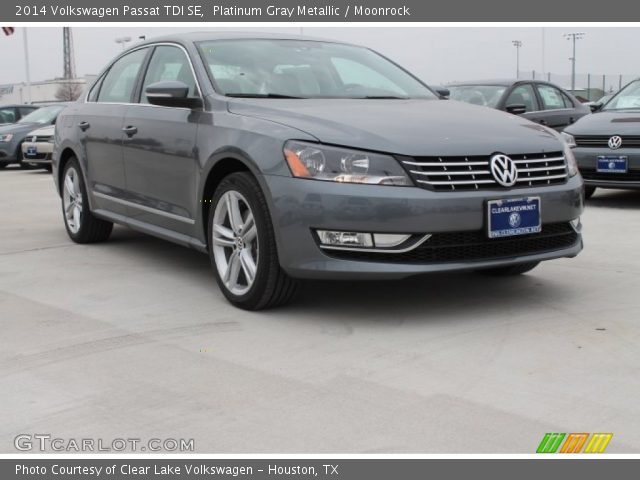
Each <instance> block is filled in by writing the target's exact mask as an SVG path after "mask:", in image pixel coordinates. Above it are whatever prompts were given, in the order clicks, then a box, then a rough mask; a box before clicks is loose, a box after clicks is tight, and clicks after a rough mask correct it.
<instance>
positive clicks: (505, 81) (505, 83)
mask: <svg viewBox="0 0 640 480" xmlns="http://www.w3.org/2000/svg"><path fill="white" fill-rule="evenodd" d="M517 83H544V84H547V85H554V84H553V83H551V82H547V81H546V80H538V79H514V78H511V79H509V78H501V79H489V80H465V81H463V82H452V83H449V84H447V86H449V87H463V86H465V85H469V86H472V85H492V86H493V85H495V86H499V87H510V86H511V85H515V84H517Z"/></svg>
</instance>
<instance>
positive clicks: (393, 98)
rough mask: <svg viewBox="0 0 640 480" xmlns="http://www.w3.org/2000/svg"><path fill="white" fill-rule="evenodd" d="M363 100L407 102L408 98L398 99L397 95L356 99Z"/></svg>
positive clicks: (369, 96)
mask: <svg viewBox="0 0 640 480" xmlns="http://www.w3.org/2000/svg"><path fill="white" fill-rule="evenodd" d="M356 98H363V99H366V100H408V99H409V97H398V96H397V95H367V96H365V97H356Z"/></svg>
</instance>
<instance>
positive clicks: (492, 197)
mask: <svg viewBox="0 0 640 480" xmlns="http://www.w3.org/2000/svg"><path fill="white" fill-rule="evenodd" d="M53 177H54V179H55V181H56V184H57V187H58V190H59V192H60V195H61V197H62V212H63V219H64V224H65V227H66V229H67V233H68V234H69V236H70V237H71V239H72V240H73V241H75V242H78V243H87V242H97V241H102V240H106V239H107V238H108V237H109V235H110V233H111V229H112V226H113V223H114V222H115V223H120V224H123V225H128V226H129V227H131V228H134V229H137V230H140V231H143V232H147V233H149V234H152V235H156V236H158V237H161V238H164V239H167V240H171V241H174V242H177V243H179V244H182V245H185V246H189V247H192V248H195V249H197V250H200V251H202V252H208V254H209V257H210V261H211V263H212V265H213V271H214V272H215V276H216V279H217V281H218V284H219V286H220V288H221V290H222V292H223V293H224V295H225V296H226V297H227V299H228V300H229V301H230V302H232V303H233V304H234V305H237V306H239V307H242V308H246V309H260V308H267V307H272V306H276V305H279V304H283V303H285V302H286V301H288V300H289V299H291V297H292V296H293V294H294V293H295V291H296V286H297V279H301V278H302V279H304V278H326V279H365V278H368V279H375V278H402V277H407V276H410V275H416V274H420V273H425V272H437V271H448V270H486V271H488V272H490V273H493V274H503V275H514V274H520V273H524V272H527V271H529V270H531V269H532V268H534V267H535V266H536V265H537V264H538V263H539V262H540V261H542V260H549V259H553V258H559V257H573V256H575V255H577V254H578V253H579V252H580V250H581V249H582V238H581V233H580V229H581V226H580V214H581V212H582V209H583V198H582V191H583V184H582V179H581V177H580V175H578V172H577V169H576V165H575V162H574V159H573V156H572V153H571V150H570V149H569V148H568V146H567V145H566V143H565V142H564V141H563V140H562V138H561V137H560V135H559V134H557V133H556V132H554V131H552V130H550V129H548V128H544V127H541V126H540V125H536V124H533V123H531V122H529V121H527V120H525V119H522V118H519V117H516V116H514V115H507V114H504V113H502V112H499V111H496V110H490V109H487V108H481V107H475V106H472V105H466V104H464V103H461V102H451V101H446V100H440V99H439V97H437V96H436V95H435V93H434V92H433V91H432V90H430V89H429V88H428V87H426V86H425V85H424V84H423V83H422V82H421V81H420V80H418V79H417V78H416V77H414V76H413V75H411V74H410V73H408V72H407V71H405V70H403V69H402V68H400V67H398V66H397V65H395V64H394V63H392V62H390V61H389V60H387V59H386V58H384V57H382V56H380V55H379V54H377V53H375V52H373V51H372V50H369V49H367V48H364V47H357V46H353V45H349V44H344V43H338V42H328V41H317V40H309V39H305V38H299V37H280V36H267V35H258V36H256V35H252V34H229V33H202V34H192V35H177V36H171V37H166V38H162V39H158V40H149V41H146V42H143V43H141V44H139V45H137V46H135V47H133V48H131V49H129V50H128V51H126V52H124V53H122V54H121V55H120V56H118V57H117V58H116V59H115V60H114V61H113V62H112V63H111V64H110V65H109V66H108V67H107V69H106V70H105V71H104V72H102V73H101V74H100V75H99V76H98V79H97V80H96V82H95V83H94V85H93V86H92V87H91V88H90V90H89V92H88V94H87V96H86V98H85V99H84V100H83V101H81V102H78V103H75V104H73V105H71V106H70V107H69V108H68V109H66V110H65V111H64V112H63V113H62V114H61V115H60V117H59V118H58V121H57V123H56V129H55V142H54V152H53ZM311 200H312V203H313V205H311V204H310V203H309V202H310V201H311Z"/></svg>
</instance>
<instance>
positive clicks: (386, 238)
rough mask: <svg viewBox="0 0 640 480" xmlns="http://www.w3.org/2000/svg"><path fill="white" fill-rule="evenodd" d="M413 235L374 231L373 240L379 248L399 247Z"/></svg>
mask: <svg viewBox="0 0 640 480" xmlns="http://www.w3.org/2000/svg"><path fill="white" fill-rule="evenodd" d="M409 237H411V235H396V234H391V233H374V234H373V241H374V242H375V244H376V247H379V248H391V247H397V246H398V245H400V244H401V243H404V242H406V241H407V240H409Z"/></svg>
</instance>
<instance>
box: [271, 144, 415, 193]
mask: <svg viewBox="0 0 640 480" xmlns="http://www.w3.org/2000/svg"><path fill="white" fill-rule="evenodd" d="M284 157H285V159H286V160H287V164H288V165H289V168H290V169H291V173H292V174H293V176H294V177H299V178H309V179H313V180H324V181H328V182H342V183H366V184H369V185H398V186H409V185H411V180H410V179H409V177H408V176H407V174H406V173H405V171H404V170H403V168H402V167H401V166H400V164H399V163H398V162H397V160H396V159H395V158H393V157H391V156H389V155H381V154H379V153H370V152H362V151H357V150H349V149H346V148H339V147H328V146H325V145H318V144H315V143H305V142H298V141H294V140H290V141H288V142H287V143H285V145H284Z"/></svg>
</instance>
